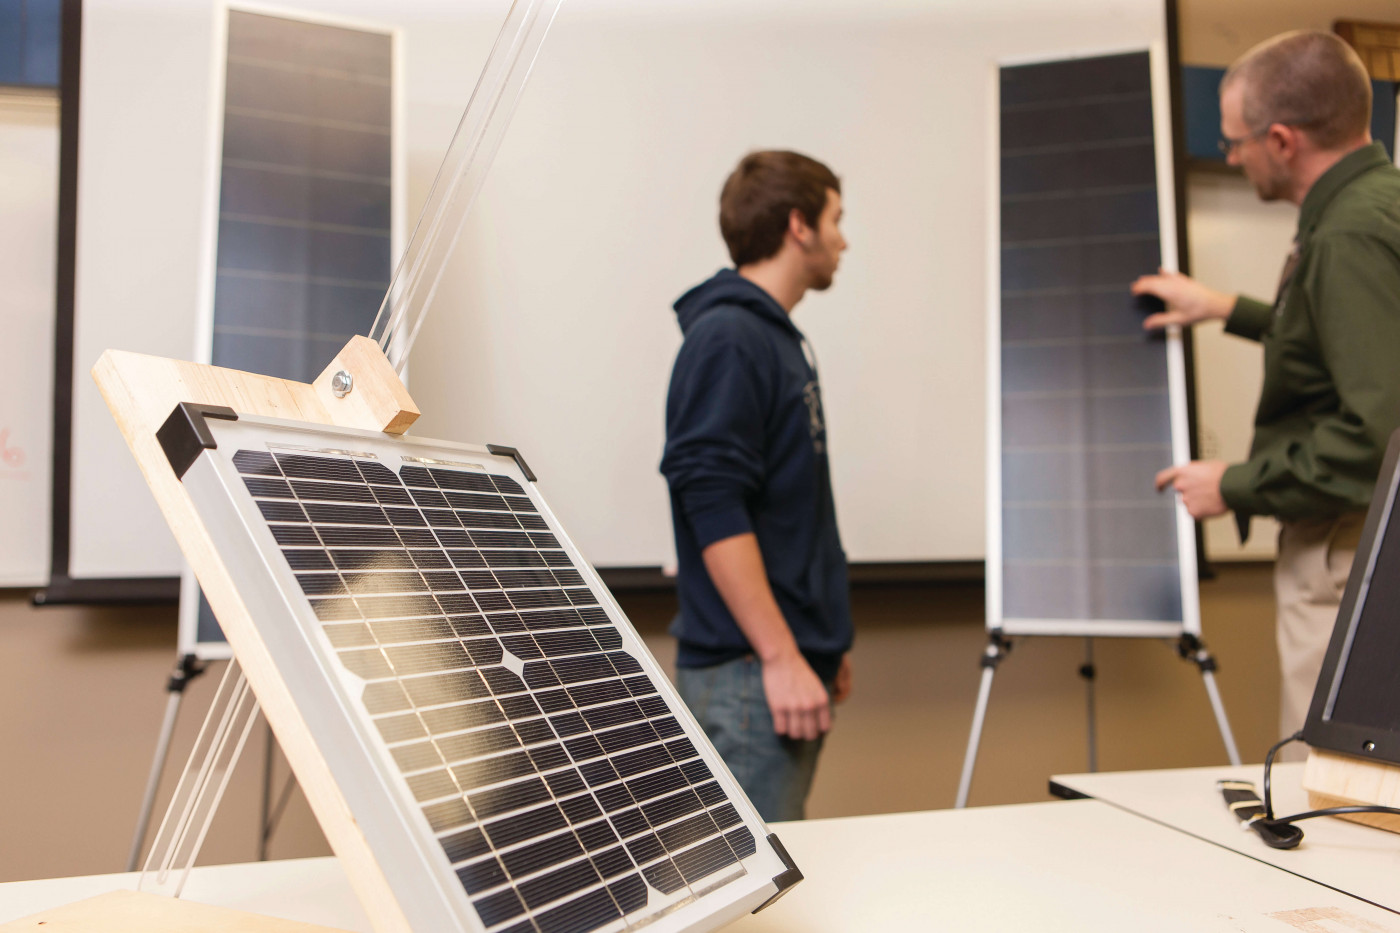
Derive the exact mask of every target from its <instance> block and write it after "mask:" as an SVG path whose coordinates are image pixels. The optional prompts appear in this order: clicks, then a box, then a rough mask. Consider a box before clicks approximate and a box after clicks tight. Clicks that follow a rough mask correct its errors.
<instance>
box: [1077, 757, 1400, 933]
mask: <svg viewBox="0 0 1400 933" xmlns="http://www.w3.org/2000/svg"><path fill="white" fill-rule="evenodd" d="M1222 778H1231V779H1242V780H1246V781H1253V782H1254V786H1255V787H1256V788H1257V789H1258V790H1259V794H1260V796H1261V797H1262V796H1263V794H1264V769H1263V766H1261V765H1252V766H1247V767H1243V768H1230V767H1219V768H1183V769H1179V770H1174V771H1123V772H1118V773H1112V774H1070V775H1056V776H1055V777H1053V778H1051V779H1050V780H1051V786H1052V788H1053V787H1054V786H1055V785H1059V786H1060V787H1062V788H1065V789H1067V790H1069V791H1072V792H1076V793H1079V794H1083V795H1085V796H1087V797H1092V798H1094V799H1095V800H1100V801H1103V802H1105V803H1109V804H1112V805H1114V806H1116V807H1119V808H1121V809H1123V810H1125V811H1127V812H1129V813H1134V814H1136V815H1138V816H1140V817H1145V818H1147V819H1149V820H1153V821H1155V822H1157V823H1160V824H1162V825H1164V826H1169V827H1171V828H1173V829H1177V830H1180V831H1181V832H1184V833H1189V834H1190V835H1192V836H1195V837H1196V838H1198V839H1203V840H1205V841H1206V842H1210V843H1214V844H1215V845H1217V846H1223V847H1224V848H1227V849H1232V850H1234V851H1235V852H1238V853H1240V854H1241V855H1246V856H1248V857H1250V858H1252V859H1257V860H1258V861H1260V862H1264V863H1267V864H1269V865H1273V866H1275V867H1277V868H1281V869H1283V870H1284V871H1287V872H1291V873H1293V874H1295V875H1298V876H1300V877H1303V878H1308V879H1311V880H1313V881H1316V882H1318V883H1320V884H1325V885H1327V886H1328V887H1331V888H1335V889H1337V890H1338V891H1343V892H1346V893H1348V894H1352V895H1354V896H1356V897H1359V898H1362V899H1364V900H1368V901H1370V902H1372V903H1374V904H1378V905H1380V906H1382V907H1386V908H1388V909H1390V910H1392V911H1395V912H1397V913H1400V834H1396V833H1389V832H1385V831H1384V830H1380V829H1373V828H1371V827H1369V826H1362V825H1359V824H1357V823H1350V822H1347V821H1346V820H1339V819H1334V818H1332V817H1322V818H1319V819H1314V820H1304V821H1303V822H1301V823H1299V824H1298V826H1299V827H1300V828H1301V829H1302V830H1303V842H1302V844H1301V845H1300V846H1299V847H1298V848H1296V849H1271V848H1269V847H1268V846H1266V845H1265V844H1264V841H1263V840H1262V839H1260V838H1259V837H1258V836H1257V835H1255V833H1253V832H1252V831H1249V830H1244V829H1241V828H1240V822H1239V821H1238V820H1237V819H1235V817H1234V815H1233V814H1231V813H1230V812H1229V810H1227V809H1226V808H1225V803H1224V798H1222V797H1221V795H1220V791H1219V790H1218V789H1217V788H1216V786H1215V782H1216V781H1217V780H1219V779H1222ZM1302 778H1303V765H1302V764H1301V763H1300V762H1290V763H1285V764H1276V765H1274V775H1273V798H1274V813H1275V814H1276V815H1279V816H1286V815H1288V814H1290V813H1301V812H1302V811H1304V810H1310V809H1312V807H1310V806H1309V805H1308V797H1307V793H1306V792H1305V791H1304V790H1303V785H1302Z"/></svg>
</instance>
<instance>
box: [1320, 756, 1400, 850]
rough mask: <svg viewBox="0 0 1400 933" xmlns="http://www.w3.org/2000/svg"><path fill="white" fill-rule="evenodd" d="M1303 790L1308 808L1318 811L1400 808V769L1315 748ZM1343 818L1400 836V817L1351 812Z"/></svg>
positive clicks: (1386, 814)
mask: <svg viewBox="0 0 1400 933" xmlns="http://www.w3.org/2000/svg"><path fill="white" fill-rule="evenodd" d="M1303 789H1304V790H1306V791H1307V792H1308V805H1309V806H1311V807H1312V808H1313V809H1315V810H1320V809H1323V808H1324V807H1351V806H1367V805H1375V806H1382V807H1400V767H1397V766H1396V765H1388V764H1382V763H1381V762H1378V761H1366V760H1364V759H1361V758H1353V757H1351V756H1350V755H1337V754H1333V753H1332V752H1324V751H1319V750H1317V749H1313V750H1312V751H1311V752H1309V753H1308V763H1307V764H1306V765H1305V766H1304V767H1303ZM1341 819H1344V820H1351V821H1352V822H1354V823H1365V824H1366V825H1367V826H1375V827H1376V828H1378V829H1385V830H1389V831H1390V832H1392V833H1400V816H1391V815H1390V814H1388V813H1349V814H1345V815H1343V816H1342V817H1341Z"/></svg>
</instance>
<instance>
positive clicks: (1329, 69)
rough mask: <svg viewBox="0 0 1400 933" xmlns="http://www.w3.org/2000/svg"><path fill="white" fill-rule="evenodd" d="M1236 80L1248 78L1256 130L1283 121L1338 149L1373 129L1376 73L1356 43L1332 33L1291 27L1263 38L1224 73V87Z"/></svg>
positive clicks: (1245, 91)
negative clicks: (1371, 71) (1353, 45)
mask: <svg viewBox="0 0 1400 933" xmlns="http://www.w3.org/2000/svg"><path fill="white" fill-rule="evenodd" d="M1235 81H1240V82H1243V83H1242V84H1241V85H1240V89H1241V92H1242V95H1243V96H1242V98H1241V100H1242V102H1243V105H1244V108H1243V110H1244V112H1243V116H1244V122H1245V125H1246V126H1247V127H1249V129H1250V131H1251V132H1254V133H1262V132H1263V131H1264V130H1265V129H1267V128H1268V127H1269V126H1270V125H1271V124H1274V123H1282V124H1285V125H1287V126H1296V127H1299V128H1301V129H1302V130H1303V131H1304V132H1306V133H1307V134H1308V135H1309V136H1311V137H1312V139H1313V141H1314V142H1315V143H1317V145H1318V146H1320V147H1322V148H1323V149H1335V148H1338V147H1340V146H1343V145H1345V144H1347V143H1349V142H1351V141H1353V140H1355V139H1356V138H1357V137H1359V136H1362V135H1363V134H1365V133H1367V132H1368V131H1369V129H1370V126H1371V78H1370V76H1369V75H1367V73H1366V66H1365V65H1363V64H1361V58H1360V57H1359V56H1358V55H1357V54H1356V52H1355V51H1353V50H1352V48H1351V46H1349V45H1347V44H1346V43H1345V42H1343V41H1342V40H1341V39H1340V38H1338V37H1337V36H1334V35H1332V34H1331V33H1326V32H1286V33H1284V34H1283V35H1279V36H1274V37H1273V38H1272V39H1269V40H1267V41H1264V42H1261V43H1260V44H1258V45H1256V46H1255V47H1254V48H1252V49H1250V50H1249V51H1248V52H1245V53H1244V55H1242V56H1240V58H1239V59H1238V60H1237V61H1236V62H1235V63H1234V64H1233V65H1231V66H1230V68H1229V70H1227V71H1226V72H1225V78H1224V80H1222V81H1221V82H1220V89H1221V91H1224V90H1225V88H1226V87H1227V86H1229V85H1230V84H1232V83H1233V82H1235Z"/></svg>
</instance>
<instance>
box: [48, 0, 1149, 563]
mask: <svg viewBox="0 0 1400 933" xmlns="http://www.w3.org/2000/svg"><path fill="white" fill-rule="evenodd" d="M297 6H298V9H300V10H302V11H304V12H306V13H308V14H317V15H333V16H345V17H353V18H363V19H369V20H374V21H376V22H382V23H385V24H390V25H396V26H398V27H400V28H401V29H402V30H403V37H404V43H403V49H404V55H405V66H404V81H405V117H404V120H405V134H406V148H407V161H408V217H409V218H410V219H412V218H413V217H414V216H416V213H417V210H418V207H419V205H421V203H422V202H423V199H424V198H425V197H426V195H427V191H428V187H429V185H430V184H431V181H432V178H433V175H434V173H435V172H436V170H437V167H438V164H439V162H440V160H441V157H442V154H443V152H444V151H445V150H446V147H447V143H448V141H449V140H450V138H451V133H452V131H453V129H454V128H455V126H456V122H457V119H458V118H459V117H460V115H461V111H462V109H463V108H464V107H465V105H466V101H467V98H468V96H469V94H470V92H471V88H472V86H473V84H474V82H475V79H476V74H477V72H478V71H479V69H480V66H481V63H482V62H483V61H484V60H485V57H486V53H487V51H488V49H489V47H490V43H491V41H492V40H493V39H494V38H495V35H496V31H497V30H498V28H499V25H500V22H501V21H502V20H503V19H504V16H505V12H506V9H507V4H506V3H505V2H504V0H501V2H493V3H483V4H473V5H470V8H468V9H465V10H458V9H455V8H453V7H451V6H449V5H444V4H441V3H432V2H428V0H403V2H398V3H390V2H388V0H302V2H300V3H298V4H297ZM220 15H221V10H220V8H218V7H216V5H215V4H214V3H213V2H210V0H198V2H192V0H152V2H149V3H145V4H142V5H140V6H135V5H132V4H129V3H124V2H122V0H87V2H86V3H85V4H84V30H83V56H82V111H81V135H80V145H81V152H80V163H79V184H78V202H79V203H78V251H77V273H76V275H77V299H76V310H75V339H74V382H73V392H74V403H73V414H72V433H73V452H74V460H73V474H72V516H73V517H72V522H71V527H70V528H69V529H67V533H68V535H69V539H70V546H71V560H70V567H69V569H70V573H71V575H72V576H73V577H75V578H122V577H147V576H163V575H169V576H174V575H175V574H177V573H178V570H179V558H178V553H177V551H176V548H175V546H174V543H173V541H172V540H171V539H170V537H169V534H168V532H167V531H166V530H165V528H164V527H163V523H162V522H161V521H160V518H159V515H158V513H157V511H156V508H155V505H154V503H153V501H152V500H151V497H150V495H149V493H148V492H147V491H146V489H145V486H144V483H143V482H142V480H141V478H140V476H139V474H138V472H137V470H136V467H135V465H134V464H133V463H132V462H131V460H130V457H129V455H128V454H127V453H126V451H125V449H124V445H123V444H122V442H121V439H120V436H119V435H118V433H117V430H116V428H115V426H114V425H113V423H112V421H111V417H110V415H109V414H108V413H107V411H106V407H105V405H103V404H102V401H101V399H100V398H99V397H98V395H97V392H96V390H95V389H94V388H93V385H92V382H91V378H90V377H89V376H88V369H89V368H90V367H91V365H92V363H93V362H94V361H95V360H96V359H97V356H98V355H99V354H100V353H101V352H102V350H104V349H107V348H109V347H117V348H122V349H130V350H136V351H140V352H146V353H154V354H159V355H165V356H173V357H180V358H192V357H196V358H197V356H198V354H197V351H196V349H195V347H196V341H197V334H196V331H197V327H196V321H195V317H196V315H195V308H196V307H197V303H198V295H199V282H200V268H201V263H203V262H206V261H207V257H208V255H209V250H208V244H209V236H210V231H211V230H212V220H211V211H212V207H211V203H210V198H209V197H208V192H209V173H210V171H211V166H212V165H213V164H214V163H213V160H212V159H211V146H212V145H213V143H212V136H211V134H210V132H209V126H210V123H211V121H210V118H209V108H210V106H211V101H212V97H211V93H210V89H211V82H212V81H213V80H214V78H215V75H214V69H213V66H212V65H211V49H212V48H213V44H214V41H215V34H214V29H215V23H216V21H217V19H218V17H219V16H220ZM1163 35H1164V11H1163V7H1162V5H1161V3H1160V0H1109V2H1103V0H1099V2H1092V3H1091V2H1087V0H1076V2H1070V3H1064V4H1057V5H1055V6H1054V7H1053V8H1051V7H1047V6H1045V5H1043V4H1035V3H1031V2H1029V0H992V2H986V3H972V2H958V3H952V2H947V3H937V4H928V3H922V2H920V3H915V2H913V0H880V2H856V0H849V2H835V0H833V2H827V3H822V4H818V5H813V4H810V3H797V2H795V0H756V2H751V3H745V4H742V5H741V4H739V3H730V2H706V3H700V2H695V3H668V4H665V5H657V4H654V3H642V2H640V0H608V2H602V0H571V2H570V3H567V4H565V6H564V8H563V10H562V12H561V13H560V15H559V17H558V20H557V21H556V23H555V26H554V30H553V32H552V34H551V35H550V38H549V39H548V41H547V42H546V43H545V46H544V49H543V51H542V53H541V56H540V60H539V62H538V64H537V66H536V69H535V73H534V75H533V77H532V79H531V83H530V86H529V87H528V88H527V90H526V92H525V96H524V99H523V101H522V104H521V106H520V110H519V112H518V114H517V116H516V118H515V122H514V125H513V126H512V127H511V129H510V132H509V133H508V134H507V136H506V139H505V143H504V145H503V146H502V148H501V151H500V154H499V156H498V158H497V161H496V165H495V167H494V169H493V170H492V173H491V176H490V178H489V179H488V181H487V183H486V188H485V190H484V191H483V194H482V196H481V199H480V200H479V202H478V204H477V208H476V210H475V211H474V213H473V215H472V217H471V219H470V220H469V222H468V227H467V230H466V231H465V233H464V234H463V236H462V239H461V241H460V243H459V245H458V247H457V252H456V254H455V256H454V259H453V261H452V265H451V267H450V268H449V270H448V272H447V274H446V276H445V277H444V281H443V285H442V288H441V290H440V293H439V297H438V299H437V301H436V304H435V305H434V308H433V311H432V313H431V315H430V317H429V318H428V322H427V325H426V327H425V329H424V332H423V335H422V337H421V339H420V340H419V341H418V344H417V347H416V350H415V352H414V355H413V359H412V363H411V375H412V381H411V386H412V392H413V395H414V397H415V399H416V400H417V402H418V404H419V406H420V407H421V408H422V409H423V412H424V416H423V418H422V419H421V421H420V423H419V425H418V426H416V427H415V428H414V430H413V432H412V433H413V434H416V435H419V436H423V437H438V438H443V439H447V440H452V441H461V442H472V443H492V444H501V445H509V446H514V447H518V448H519V449H520V450H521V451H522V453H523V454H524V455H525V457H526V458H527V459H528V460H529V462H530V464H531V466H532V467H533V468H534V470H535V472H536V473H537V474H538V475H539V477H540V486H541V488H542V489H543V490H545V492H546V493H547V494H548V496H549V497H550V501H551V502H552V503H554V506H555V508H556V511H557V512H558V513H559V515H560V517H561V519H562V520H563V521H565V522H566V523H567V524H568V526H569V527H570V528H571V529H572V530H573V533H574V535H575V537H576V538H577V539H578V542H579V545H580V547H581V549H582V550H583V551H584V552H585V553H587V554H589V555H590V557H591V558H592V559H593V560H594V561H595V562H596V563H597V564H598V565H600V566H604V567H608V566H656V565H665V564H668V563H670V562H671V561H672V560H673V556H672V545H671V528H670V519H669V511H668V507H667V498H666V488H665V483H664V481H663V480H662V478H661V477H660V475H659V474H658V473H657V470H656V467H657V463H658V461H659V458H660V453H661V446H662V441H663V425H662V411H663V406H664V402H665V393H666V385H667V380H668V376H669V371H670V366H671V362H672V360H673V358H674V355H675V351H676V349H677V347H678V346H679V344H680V333H679V329H678V328H677V326H676V323H675V317H674V314H673V312H672V311H671V310H670V304H671V302H672V301H674V300H675V298H676V297H677V296H679V295H680V294H681V293H682V292H683V291H685V290H686V289H687V288H689V287H690V286H691V285H693V284H695V283H696V282H698V281H700V280H702V279H703V278H706V277H708V276H709V275H710V274H712V273H713V272H714V271H715V270H716V269H717V268H719V267H721V266H724V265H727V264H728V260H727V257H726V255H725V252H724V248H723V244H722V242H721V240H720V237H719V232H718V224H717V219H716V215H717V199H718V192H719V188H720V185H721V184H722V182H723V180H724V177H725V176H726V174H727V173H728V172H729V170H730V169H731V168H732V167H733V165H734V164H735V163H736V162H737V161H738V159H739V158H740V157H741V156H742V155H743V154H744V153H745V152H746V151H748V150H751V149H755V148H791V149H797V150H800V151H803V152H806V153H808V154H810V155H813V156H815V157H817V158H820V159H822V160H823V161H825V162H827V163H828V164H829V165H831V167H832V168H833V169H834V170H835V171H836V172H837V174H838V175H840V176H841V178H842V182H843V189H844V195H845V196H844V202H845V205H846V218H847V219H846V221H845V223H844V229H845V232H846V236H847V239H848V240H849V242H850V244H851V248H850V250H849V252H848V253H847V254H846V256H845V258H844V260H843V263H842V268H841V270H840V272H839V273H838V276H837V280H836V283H835V285H834V286H833V287H832V289H831V290H830V291H828V292H825V293H821V294H811V295H809V296H808V297H807V298H806V299H805V300H804V301H803V302H802V303H801V304H800V305H799V306H798V308H797V310H796V313H795V317H794V321H795V323H796V324H797V325H798V327H799V328H800V329H802V330H803V331H804V332H805V333H806V334H807V335H808V337H809V338H810V339H811V341H812V343H813V345H814V347H815V349H816V353H817V356H818V359H819V362H820V365H821V371H822V377H823V390H824V391H823V394H824V400H825V402H826V406H827V414H828V425H829V429H830V432H831V446H832V465H833V480H834V483H835V492H836V501H837V508H838V511H839V516H840V523H841V530H842V535H843V540H844V542H845V545H846V549H847V552H848V554H849V556H850V558H851V559H852V560H854V561H955V560H980V559H981V558H982V557H983V555H984V529H983V514H984V513H983V501H984V500H983V496H984V491H985V490H984V486H985V481H984V474H985V469H984V466H985V454H984V449H985V426H984V425H985V421H984V417H983V413H984V410H985V388H984V386H985V373H984V364H983V360H984V359H985V357H986V353H985V330H986V327H985V314H986V307H987V301H986V294H987V283H986V280H985V279H986V272H985V269H986V257H985V250H986V243H987V236H986V217H985V209H984V208H985V204H986V187H987V184H988V179H987V165H988V152H989V146H990V145H991V143H990V138H991V137H990V121H991V120H992V119H994V113H993V110H992V108H991V106H990V103H989V100H988V99H987V88H988V87H989V81H988V75H989V74H990V73H991V69H993V68H995V63H996V61H997V60H999V59H1007V58H1010V57H1014V56H1017V55H1048V54H1054V53H1055V52H1056V51H1058V50H1063V51H1065V52H1067V53H1072V54H1082V53H1085V52H1089V51H1092V50H1094V49H1096V48H1097V49H1117V48H1123V47H1126V46H1144V45H1146V44H1148V43H1150V42H1152V41H1154V40H1159V39H1161V38H1162V37H1163ZM157 53H158V54H157ZM1149 480H1150V477H1148V478H1145V479H1144V482H1147V481H1149Z"/></svg>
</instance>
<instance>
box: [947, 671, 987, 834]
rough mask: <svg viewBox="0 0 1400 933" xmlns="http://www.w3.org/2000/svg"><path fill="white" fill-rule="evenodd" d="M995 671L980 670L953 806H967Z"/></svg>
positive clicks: (959, 807) (960, 807)
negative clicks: (956, 795) (974, 706)
mask: <svg viewBox="0 0 1400 933" xmlns="http://www.w3.org/2000/svg"><path fill="white" fill-rule="evenodd" d="M995 674H996V669H995V668H991V667H985V668H983V669H982V685H981V686H980V687H979V688H978V690H977V710H976V711H975V712H974V713H973V714H972V735H970V736H968V739H967V754H966V755H964V756H963V766H962V777H960V778H959V779H958V799H957V802H956V803H954V804H953V806H955V807H957V808H958V809H962V808H963V807H965V806H967V794H968V791H969V790H971V789H972V770H973V769H974V768H975V767H977V746H978V745H980V744H982V723H983V722H984V721H985V720H986V717H987V698H988V697H989V696H991V693H992V677H993V675H995Z"/></svg>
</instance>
